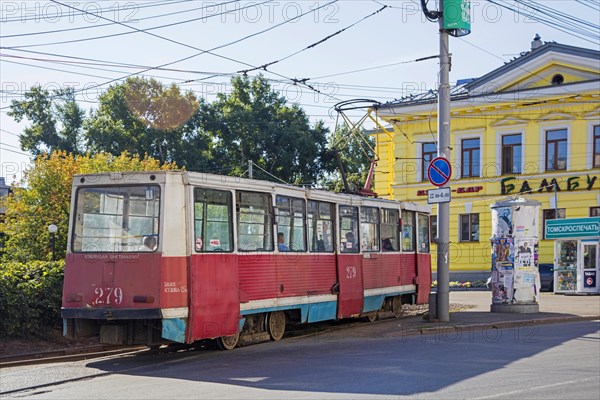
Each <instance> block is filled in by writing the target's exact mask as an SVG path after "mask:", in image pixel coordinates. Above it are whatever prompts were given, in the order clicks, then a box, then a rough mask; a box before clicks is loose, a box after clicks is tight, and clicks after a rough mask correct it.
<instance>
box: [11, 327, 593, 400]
mask: <svg viewBox="0 0 600 400" xmlns="http://www.w3.org/2000/svg"><path fill="white" fill-rule="evenodd" d="M376 324H377V323H376ZM382 325H385V326H386V328H387V330H388V331H395V332H396V334H395V335H392V334H389V335H383V336H381V335H380V336H377V337H372V336H371V335H370V334H369V332H371V330H372V328H371V327H370V326H376V325H369V324H364V326H358V327H354V328H352V329H341V330H336V331H333V332H327V333H324V334H319V335H315V336H308V337H299V338H292V339H286V340H283V341H281V342H271V343H264V344H259V345H254V346H249V347H245V348H239V349H236V350H234V351H231V352H219V351H212V350H205V351H197V352H187V353H177V354H166V355H165V354H163V355H160V354H159V355H157V354H154V355H152V354H147V353H145V354H138V355H134V356H129V357H118V358H110V359H105V360H96V361H91V362H78V363H68V364H65V365H60V366H59V365H46V366H34V367H28V368H21V369H19V368H14V369H6V370H4V371H0V374H1V375H0V377H1V378H2V381H3V382H2V383H3V387H5V385H4V383H6V382H5V379H8V380H9V381H10V380H12V381H14V382H16V381H17V380H19V381H20V380H22V379H29V380H34V379H35V377H42V376H44V375H45V374H46V375H52V374H58V375H59V376H61V377H68V376H69V375H72V376H83V375H84V374H85V371H87V373H88V374H98V373H101V374H107V375H104V376H98V377H94V378H91V379H85V380H79V381H74V382H68V383H63V384H59V385H53V386H48V387H44V388H39V389H36V390H34V391H29V392H18V393H13V394H9V395H8V396H14V397H15V398H16V397H18V398H32V399H112V400H114V399H141V398H143V399H161V400H163V399H204V398H206V399H281V398H289V399H353V398H355V399H365V398H374V399H379V398H411V399H463V398H469V399H514V398H527V399H594V400H596V399H598V398H600V379H599V378H598V377H599V376H600V322H599V321H581V322H573V323H562V324H551V325H539V326H523V327H515V328H507V329H492V328H490V329H484V330H472V331H469V330H463V331H459V332H454V333H452V332H440V333H437V334H432V335H422V336H421V335H419V336H414V335H402V334H401V329H400V325H401V323H400V322H399V321H398V320H391V321H385V322H383V323H382V324H380V326H379V328H378V329H381V326H382ZM4 390H5V389H4Z"/></svg>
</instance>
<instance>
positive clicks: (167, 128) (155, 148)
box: [84, 77, 199, 162]
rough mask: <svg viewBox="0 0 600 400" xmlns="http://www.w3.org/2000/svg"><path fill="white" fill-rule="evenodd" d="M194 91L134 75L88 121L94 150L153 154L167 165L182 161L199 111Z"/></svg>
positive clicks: (105, 98) (112, 91)
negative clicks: (195, 116)
mask: <svg viewBox="0 0 600 400" xmlns="http://www.w3.org/2000/svg"><path fill="white" fill-rule="evenodd" d="M198 105H199V103H198V100H197V99H196V97H195V96H194V94H193V93H192V92H189V91H188V92H185V93H182V92H181V91H180V90H179V88H178V87H177V86H175V85H171V86H169V87H165V86H163V85H162V84H161V83H160V82H158V81H156V80H154V79H145V78H140V77H133V78H129V79H127V80H126V81H125V82H124V83H120V84H116V85H113V86H111V87H110V88H109V89H108V90H107V91H106V92H105V93H104V94H102V96H100V105H99V107H98V109H97V110H96V111H94V112H92V114H91V116H90V118H89V119H88V120H86V121H85V124H84V126H85V137H86V140H87V144H88V146H89V149H90V150H91V151H93V152H99V151H102V152H107V153H110V154H113V155H119V154H121V153H122V152H124V151H127V152H129V153H131V154H148V155H149V156H150V157H153V158H157V159H159V160H161V161H162V162H173V161H178V160H179V158H180V157H181V155H182V154H181V153H182V152H184V151H185V149H186V146H185V144H184V141H185V138H186V137H187V136H188V134H189V131H190V130H193V129H194V127H193V126H190V121H192V122H194V121H196V120H195V119H193V116H194V115H195V114H196V112H197V110H198Z"/></svg>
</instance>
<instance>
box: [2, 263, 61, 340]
mask: <svg viewBox="0 0 600 400" xmlns="http://www.w3.org/2000/svg"><path fill="white" fill-rule="evenodd" d="M64 267H65V263H64V261H54V262H47V261H31V262H28V263H18V262H5V263H0V321H1V322H0V324H1V325H0V337H31V336H38V337H39V336H41V337H43V336H46V335H47V333H48V332H49V331H50V330H52V329H54V328H59V327H60V326H61V324H62V321H61V317H60V306H61V298H62V286H63V276H64Z"/></svg>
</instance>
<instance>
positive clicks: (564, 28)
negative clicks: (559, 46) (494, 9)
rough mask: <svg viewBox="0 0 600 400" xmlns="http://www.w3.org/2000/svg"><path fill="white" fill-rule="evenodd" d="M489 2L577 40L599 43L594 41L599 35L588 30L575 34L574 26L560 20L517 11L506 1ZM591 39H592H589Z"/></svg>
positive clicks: (495, 0) (579, 30)
mask: <svg viewBox="0 0 600 400" xmlns="http://www.w3.org/2000/svg"><path fill="white" fill-rule="evenodd" d="M487 1H488V2H489V3H492V4H495V5H497V6H499V7H502V8H505V9H507V10H510V11H512V12H514V13H516V14H519V15H522V16H525V17H527V18H530V19H531V20H533V21H537V22H539V23H541V24H544V25H547V26H549V27H551V28H553V29H556V30H559V31H561V32H563V33H566V34H568V35H571V36H574V37H577V38H579V39H581V40H584V41H586V42H589V43H593V44H597V43H598V40H593V38H594V37H597V35H596V36H594V34H593V32H592V33H590V32H589V31H588V30H585V29H579V28H577V33H575V32H574V31H573V28H572V24H569V25H565V24H564V23H561V21H560V20H559V19H557V20H553V19H548V18H543V17H540V16H537V15H535V13H531V12H527V11H525V10H516V9H514V8H513V7H512V6H510V5H507V4H505V3H506V0H487ZM514 1H518V0H514ZM582 32H583V33H582ZM582 34H583V36H582ZM585 36H588V37H585ZM589 37H591V38H589Z"/></svg>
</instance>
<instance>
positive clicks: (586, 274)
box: [583, 271, 596, 289]
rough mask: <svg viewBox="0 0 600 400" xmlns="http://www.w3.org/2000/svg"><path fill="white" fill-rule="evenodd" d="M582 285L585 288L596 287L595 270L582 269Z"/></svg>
mask: <svg viewBox="0 0 600 400" xmlns="http://www.w3.org/2000/svg"><path fill="white" fill-rule="evenodd" d="M583 287H584V288H586V289H592V288H595V287H596V271H583Z"/></svg>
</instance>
